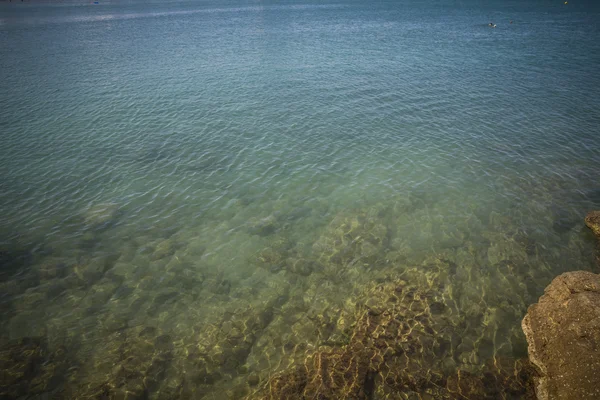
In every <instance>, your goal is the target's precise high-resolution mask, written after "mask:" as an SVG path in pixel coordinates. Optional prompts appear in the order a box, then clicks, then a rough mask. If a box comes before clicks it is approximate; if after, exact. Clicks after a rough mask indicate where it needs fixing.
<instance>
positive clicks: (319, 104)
mask: <svg viewBox="0 0 600 400" xmlns="http://www.w3.org/2000/svg"><path fill="white" fill-rule="evenodd" d="M599 20H600V3H598V4H597V3H596V2H592V1H588V2H584V1H571V2H569V4H567V5H565V4H563V2H562V1H542V0H539V1H516V0H508V1H475V0H465V1H432V0H427V1H369V2H362V1H327V2H310V1H300V0H295V1H285V2H271V1H267V2H262V1H214V0H208V1H167V2H164V1H161V2H158V1H155V2H141V1H133V2H110V1H100V2H99V4H98V5H94V4H92V2H90V3H87V2H85V3H84V2H71V3H51V2H49V3H33V2H26V3H20V2H19V3H8V2H6V1H5V2H2V3H0V71H1V72H0V74H1V80H0V135H1V139H2V146H0V254H1V257H0V262H1V263H2V266H1V270H0V279H1V283H0V285H2V291H1V292H2V295H1V296H2V297H1V301H2V305H1V307H0V320H1V321H2V324H1V327H0V344H2V345H3V346H5V347H6V346H11V345H13V344H14V343H17V342H18V341H21V342H22V341H23V340H24V338H36V340H41V341H42V342H43V343H44V344H43V346H44V349H45V350H44V351H45V354H52V352H55V351H57V349H59V348H60V349H64V351H65V353H66V354H67V355H68V356H65V357H67V358H66V359H65V361H64V363H65V364H68V365H77V369H76V372H73V370H69V369H68V368H65V369H64V371H62V370H60V368H58V369H56V370H55V372H54V374H55V375H57V376H60V377H61V379H62V380H56V379H55V380H52V383H47V385H45V386H44V385H41V386H40V387H42V386H43V388H42V389H40V387H37V389H35V390H38V392H36V393H43V392H44V390H45V391H48V392H52V393H55V391H57V390H58V391H60V390H67V391H69V390H70V391H71V392H69V393H80V392H77V391H84V389H82V387H94V388H97V387H98V385H100V384H101V383H102V382H104V380H107V381H111V379H116V378H114V376H115V375H118V373H117V372H115V370H114V368H115V367H114V365H117V364H118V363H119V362H120V361H119V360H122V358H119V357H118V356H116V355H114V357H116V358H115V359H112V358H110V357H111V356H106V354H113V353H111V351H112V350H114V349H117V348H119V349H122V348H123V347H124V346H125V347H127V346H130V345H131V346H133V348H135V350H131V352H132V353H134V354H136V357H138V358H134V359H136V360H137V359H139V360H143V359H144V355H143V354H145V352H150V353H151V351H150V350H148V349H140V348H137V347H135V346H137V344H134V345H132V344H131V342H130V341H127V340H126V341H125V342H123V340H124V339H123V337H124V336H127V335H129V336H127V337H130V336H131V337H137V336H136V335H138V333H139V332H138V331H136V329H137V330H142V331H143V332H146V331H144V330H143V329H145V328H152V329H154V331H152V332H153V335H154V336H155V337H158V338H163V339H161V340H162V342H168V343H169V345H170V346H173V347H172V348H173V350H172V352H171V353H170V354H171V358H170V359H169V360H170V361H169V364H168V366H164V365H163V366H162V367H161V368H162V369H163V370H164V371H163V372H164V373H163V375H161V379H159V380H158V381H160V382H167V383H160V384H158V383H157V384H155V385H154V386H152V385H149V384H147V383H144V385H145V386H144V388H145V389H144V390H146V392H147V393H148V395H149V396H150V398H160V396H161V395H162V396H165V393H170V392H168V387H170V386H168V385H172V384H173V382H175V381H178V380H179V381H185V382H187V383H186V385H188V386H189V385H191V388H190V387H187V386H186V388H187V389H186V390H189V391H190V393H194V395H193V397H197V398H202V396H207V397H206V398H217V397H214V396H217V395H216V394H215V393H220V391H222V390H230V389H231V388H232V387H236V388H237V387H239V385H242V386H244V385H245V382H246V380H247V375H248V374H253V373H255V374H259V375H260V379H261V382H265V381H266V378H265V377H266V376H271V374H273V373H275V372H277V371H279V370H280V369H281V366H278V367H275V364H276V363H275V362H274V361H273V360H277V359H279V358H282V357H283V356H282V355H281V354H280V353H281V352H280V351H279V350H280V349H282V348H285V346H284V345H283V344H281V343H280V341H278V340H271V339H272V338H273V337H281V338H287V337H289V335H290V334H291V333H290V332H295V328H294V326H295V325H293V324H291V323H290V322H289V321H287V320H285V316H286V315H288V316H289V315H297V318H298V319H299V320H302V318H304V317H303V316H305V315H308V314H310V313H316V314H318V315H325V314H326V311H324V310H332V309H344V307H345V305H344V304H346V305H347V304H348V301H349V299H351V298H353V297H354V296H358V295H357V294H356V293H357V292H356V291H358V292H360V291H361V290H363V287H366V286H365V285H368V284H369V282H380V281H381V280H382V279H384V278H382V277H383V276H389V275H390V274H392V275H393V274H403V273H405V272H406V271H412V270H416V271H424V270H426V266H431V265H433V264H435V265H437V264H436V262H438V261H439V260H446V261H448V260H449V262H451V264H452V265H454V267H453V268H451V270H452V271H453V272H452V273H451V274H450V275H448V274H447V273H446V272H444V273H440V274H439V276H438V275H436V276H437V277H438V278H439V279H441V280H442V281H444V282H445V283H444V284H447V285H449V287H451V288H452V289H448V291H447V292H443V293H440V296H441V297H440V298H443V299H445V300H444V302H445V304H446V305H447V307H449V308H452V307H454V308H452V309H453V310H454V312H453V314H452V315H453V318H457V320H456V321H459V320H460V321H462V322H460V323H459V322H456V324H455V325H456V326H459V325H460V324H461V323H462V324H463V325H464V324H466V326H467V328H464V326H463V325H460V326H462V328H461V329H463V328H464V329H465V330H464V331H462V333H461V335H464V336H465V337H470V336H472V337H473V338H478V339H477V340H476V339H472V340H470V342H469V343H470V344H469V345H466V344H465V343H466V342H463V343H462V347H461V348H460V349H457V347H460V346H461V344H456V343H454V342H452V346H451V350H449V351H448V353H447V358H448V359H452V363H454V364H456V368H459V369H461V368H462V369H466V370H469V371H471V372H472V373H475V372H476V371H478V368H479V367H480V365H482V364H484V363H485V362H486V359H489V358H490V357H495V356H497V355H502V356H503V357H512V358H519V357H523V356H524V354H525V353H524V349H525V345H524V339H523V337H522V334H521V332H520V319H521V318H522V317H523V315H524V313H525V311H526V309H527V306H528V305H529V304H531V303H533V302H535V301H536V300H537V298H538V296H539V295H540V294H541V293H542V292H543V288H544V287H545V286H546V285H547V284H548V283H549V282H550V280H551V279H552V278H553V277H554V276H556V275H557V274H559V273H561V272H564V271H569V270H577V269H585V270H592V271H598V267H597V266H596V264H595V258H594V251H595V240H594V238H593V236H592V234H591V233H590V232H588V230H587V229H586V228H585V226H584V225H583V217H584V216H585V214H586V212H587V211H590V210H592V209H598V208H600V184H599V182H600V179H599V178H598V177H599V175H600V90H599V89H600V74H599V73H598V66H599V65H600V24H599V23H598V21H599ZM490 22H493V23H495V24H496V25H497V26H496V28H490V27H489V26H488V23H490ZM365 221H366V222H365ZM367 242H368V246H367ZM356 243H362V244H361V245H360V246H361V247H360V248H357V247H356ZM348 252H350V253H351V255H350V256H347V254H349V253H348ZM353 252H354V253H353ZM299 259H300V260H310V262H309V263H308V264H307V265H310V267H306V268H304V269H300V270H298V267H295V265H297V264H296V260H299ZM340 260H342V261H340ZM436 260H438V261H436ZM446 261H444V262H446ZM509 264H510V265H512V266H514V268H513V267H510V268H508V269H506V265H509ZM419 273H420V272H419ZM438 278H436V279H438ZM415 282H416V281H415ZM409 283H410V282H409ZM415 284H416V283H415ZM353 291H355V292H353ZM450 304H452V305H450ZM244 307H249V308H250V309H253V310H259V311H257V312H262V311H260V310H263V311H264V309H268V310H269V313H270V314H269V315H271V316H272V321H271V320H270V321H269V323H265V324H262V325H260V324H259V326H258V327H255V328H254V330H253V331H252V337H253V341H252V345H251V346H250V347H249V348H246V350H245V356H244V357H243V360H241V361H239V364H240V365H239V366H237V367H236V368H233V369H232V368H230V366H227V365H225V364H226V363H225V362H221V363H219V362H217V361H214V359H215V358H218V357H216V356H214V354H213V355H212V356H210V357H208V356H207V360H208V359H210V360H212V361H211V362H208V361H207V363H208V364H207V365H208V366H206V367H205V368H206V369H207V370H208V371H209V372H210V371H213V372H214V371H216V372H214V373H213V372H211V373H213V375H210V374H209V375H210V376H211V378H210V379H208V378H206V377H205V378H203V381H202V383H201V384H200V383H198V385H200V386H199V387H200V389H198V388H196V387H195V386H193V385H194V384H191V383H189V382H190V378H189V377H188V378H182V377H185V376H187V375H186V374H188V373H189V370H190V369H194V368H197V366H196V367H193V368H192V367H190V366H186V364H185V363H186V362H187V361H185V360H189V358H186V357H187V356H186V355H188V354H189V353H190V350H189V347H190V346H191V347H194V346H195V345H194V343H202V342H205V343H212V344H211V345H208V344H207V345H206V346H208V347H210V348H211V349H213V350H206V352H207V354H212V353H211V351H213V352H214V348H227V343H229V342H227V341H225V342H223V340H224V339H222V338H221V339H219V338H218V337H219V336H218V335H217V336H214V335H213V334H212V333H211V332H213V331H211V330H210V329H209V328H207V327H209V326H219V327H221V329H224V328H222V327H223V326H224V325H225V324H226V323H227V321H228V318H229V317H227V315H228V313H233V314H235V315H237V314H236V312H234V311H231V310H233V309H236V310H239V309H240V308H244ZM286 307H287V308H286ZM327 312H330V311H327ZM256 318H258V319H260V318H259V317H256ZM251 319H252V318H251ZM310 321H313V322H312V323H314V324H315V326H317V325H318V323H317V322H314V319H310ZM465 321H466V322H465ZM306 324H310V323H309V322H307V323H306ZM303 326H304V325H303ZM298 329H299V328H298ZM336 329H339V330H342V328H341V327H338V328H336ZM132 332H133V333H132ZM303 332H304V331H303ZM334 332H335V329H334ZM211 335H213V336H211ZM469 335H470V336H469ZM325 336H327V335H325ZM165 337H167V339H164V338H165ZM215 337H216V338H215ZM39 338H41V339H39ZM270 338H271V339H270ZM326 339H327V337H324V336H323V335H322V334H319V335H316V336H314V337H313V336H311V335H310V334H305V333H303V334H301V335H299V338H297V339H294V340H296V341H305V342H306V343H308V345H312V346H319V345H320V343H322V342H323V341H324V340H326ZM286 340H287V339H286ZM290 340H291V339H290ZM162 342H161V343H162ZM36 343H37V342H36ZM124 343H125V344H124ZM294 343H296V342H294ZM296 344H297V343H296ZM40 346H41V345H40ZM127 348H129V347H127ZM269 352H273V354H277V356H275V355H271V356H269V357H270V360H271V361H269V363H266V361H265V360H264V359H261V357H262V356H261V354H270V353H269ZM284 353H285V351H284ZM467 353H468V354H475V355H477V359H476V362H475V361H472V360H471V361H472V362H469V363H466V362H464V360H463V357H462V356H461V355H462V354H467ZM442 358H443V357H442ZM105 359H106V360H109V361H106V360H105ZM282 359H285V357H283V358H282ZM144 362H145V361H139V365H138V364H135V362H134V363H133V366H132V365H129V366H128V367H127V368H141V369H142V370H143V369H144V367H140V365H144ZM280 362H282V363H283V361H280ZM265 363H266V364H265ZM105 364H106V365H105ZM267 364H268V365H267ZM161 365H162V364H161ZM223 365H225V366H223ZM446 366H447V365H446ZM124 368H125V367H124ZM56 371H59V372H56ZM232 371H234V372H232ZM215 374H216V375H215ZM99 376H101V377H102V378H99ZM65 377H67V378H65ZM144 379H146V378H144ZM186 379H187V380H186ZM58 381H60V383H56V382H58ZM179 381H178V382H179ZM192 381H193V379H192ZM99 382H100V383H99ZM144 382H146V381H144ZM207 382H209V383H207ZM240 382H242V383H240ZM86 385H87V386H86ZM65 387H67V388H68V389H64V388H65ZM223 388H225V389H223ZM28 390H30V391H34V389H32V388H29V389H28ZM86 390H87V389H86ZM90 390H91V389H90ZM53 391H54V392H53ZM250 392H251V391H250ZM61 393H62V392H61ZM82 393H83V392H82ZM86 393H87V392H86ZM236 393H237V394H236ZM239 393H240V392H235V393H233V394H231V393H229V392H228V395H229V396H230V397H234V398H235V397H239V396H241V395H240V394H239ZM245 393H246V394H248V393H249V392H245ZM88 394H89V393H88ZM86 395H87V394H86ZM65 396H66V395H65ZM82 396H83V395H82ZM208 396H213V397H208Z"/></svg>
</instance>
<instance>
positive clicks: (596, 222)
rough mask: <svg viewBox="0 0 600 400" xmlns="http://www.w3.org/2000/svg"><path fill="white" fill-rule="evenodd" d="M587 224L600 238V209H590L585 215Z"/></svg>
mask: <svg viewBox="0 0 600 400" xmlns="http://www.w3.org/2000/svg"><path fill="white" fill-rule="evenodd" d="M585 224H586V225H587V226H588V228H590V229H591V230H592V232H594V234H595V235H596V236H597V237H598V239H600V211H590V212H589V213H588V215H586V217H585Z"/></svg>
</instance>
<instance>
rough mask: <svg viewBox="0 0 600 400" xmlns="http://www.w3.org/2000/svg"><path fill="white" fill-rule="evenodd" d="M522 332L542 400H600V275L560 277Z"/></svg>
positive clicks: (534, 307) (529, 314)
mask: <svg viewBox="0 0 600 400" xmlns="http://www.w3.org/2000/svg"><path fill="white" fill-rule="evenodd" d="M521 326H522V328H523V332H524V333H525V336H526V338H527V342H528V344H529V360H530V361H531V362H532V363H533V364H534V365H535V366H537V368H538V369H539V372H540V377H539V378H537V379H536V394H537V397H538V399H539V400H554V399H561V400H562V399H565V400H566V399H569V400H571V399H572V400H575V399H577V400H586V399H590V400H591V399H600V275H597V274H593V273H591V272H586V271H576V272H567V273H564V274H562V275H559V276H558V277H556V278H555V279H554V280H553V281H552V283H550V285H549V286H548V287H546V290H545V292H544V295H542V297H540V299H539V301H538V303H537V304H533V305H532V306H530V307H529V309H528V311H527V315H526V316H525V318H524V319H523V322H522V324H521Z"/></svg>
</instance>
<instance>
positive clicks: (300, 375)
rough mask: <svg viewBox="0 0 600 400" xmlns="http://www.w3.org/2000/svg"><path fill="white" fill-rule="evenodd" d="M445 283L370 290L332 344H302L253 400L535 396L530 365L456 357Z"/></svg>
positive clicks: (432, 276) (423, 281)
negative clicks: (445, 294) (442, 296)
mask: <svg viewBox="0 0 600 400" xmlns="http://www.w3.org/2000/svg"><path fill="white" fill-rule="evenodd" d="M444 286H445V283H444V281H443V280H441V279H438V276H437V275H436V272H434V271H429V272H425V271H423V270H422V269H412V270H409V271H407V272H406V273H404V274H400V275H395V276H394V275H390V276H388V277H387V278H386V279H385V280H384V281H381V282H373V283H371V284H367V285H365V290H364V291H363V292H362V293H358V294H357V303H356V310H355V312H354V313H348V312H345V311H343V310H342V311H341V312H340V313H339V314H338V315H339V318H338V320H337V324H336V325H337V326H336V327H335V328H334V329H333V332H332V334H331V335H329V339H328V340H326V341H323V342H321V344H320V345H318V346H316V347H311V346H306V347H302V348H301V349H302V350H301V351H298V353H297V354H296V355H295V357H292V358H293V359H290V360H289V362H287V363H285V364H284V365H286V367H285V368H283V369H281V370H280V371H278V372H276V373H274V374H272V375H271V376H270V377H269V379H267V380H266V381H265V382H264V383H263V384H262V385H260V387H259V388H257V389H256V390H255V391H254V392H253V393H251V394H250V395H249V396H248V399H268V400H275V399H369V398H378V399H383V398H385V399H406V398H411V399H412V398H415V399H417V398H428V399H465V398H468V399H487V398H490V399H491V398H498V397H495V396H497V395H498V394H503V395H504V396H505V397H504V398H520V399H527V398H529V399H532V398H534V397H533V386H532V385H531V380H530V375H531V373H532V370H531V368H530V367H529V364H528V362H527V361H526V360H524V361H523V360H519V361H516V362H515V360H506V359H502V358H501V357H492V358H491V359H490V360H487V361H486V362H485V363H483V365H481V366H478V367H474V368H469V367H468V366H467V365H466V364H468V363H472V364H480V362H479V360H478V359H477V355H476V352H470V351H469V352H464V353H462V354H460V355H458V354H456V353H455V346H456V345H458V346H456V347H457V348H460V347H461V345H460V343H461V341H462V338H461V337H460V335H459V334H458V332H459V331H460V326H457V325H456V323H457V320H456V318H455V316H454V315H453V314H454V310H452V309H451V308H450V307H448V306H446V305H445V304H444V303H443V300H442V299H441V297H440V294H441V293H443V292H444V290H445V288H444ZM463 344H464V343H463ZM462 347H464V346H462ZM457 358H458V360H457ZM461 358H464V359H465V361H464V362H463V361H461V360H460V359H461Z"/></svg>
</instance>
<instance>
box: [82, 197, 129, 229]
mask: <svg viewBox="0 0 600 400" xmlns="http://www.w3.org/2000/svg"><path fill="white" fill-rule="evenodd" d="M119 215H120V206H119V205H118V204H116V203H100V204H96V205H94V206H91V207H90V208H88V209H87V210H85V211H84V212H83V213H82V218H83V223H84V225H85V226H86V228H89V229H100V228H106V227H108V226H110V225H112V224H113V223H114V222H116V220H117V218H118V217H119Z"/></svg>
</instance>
